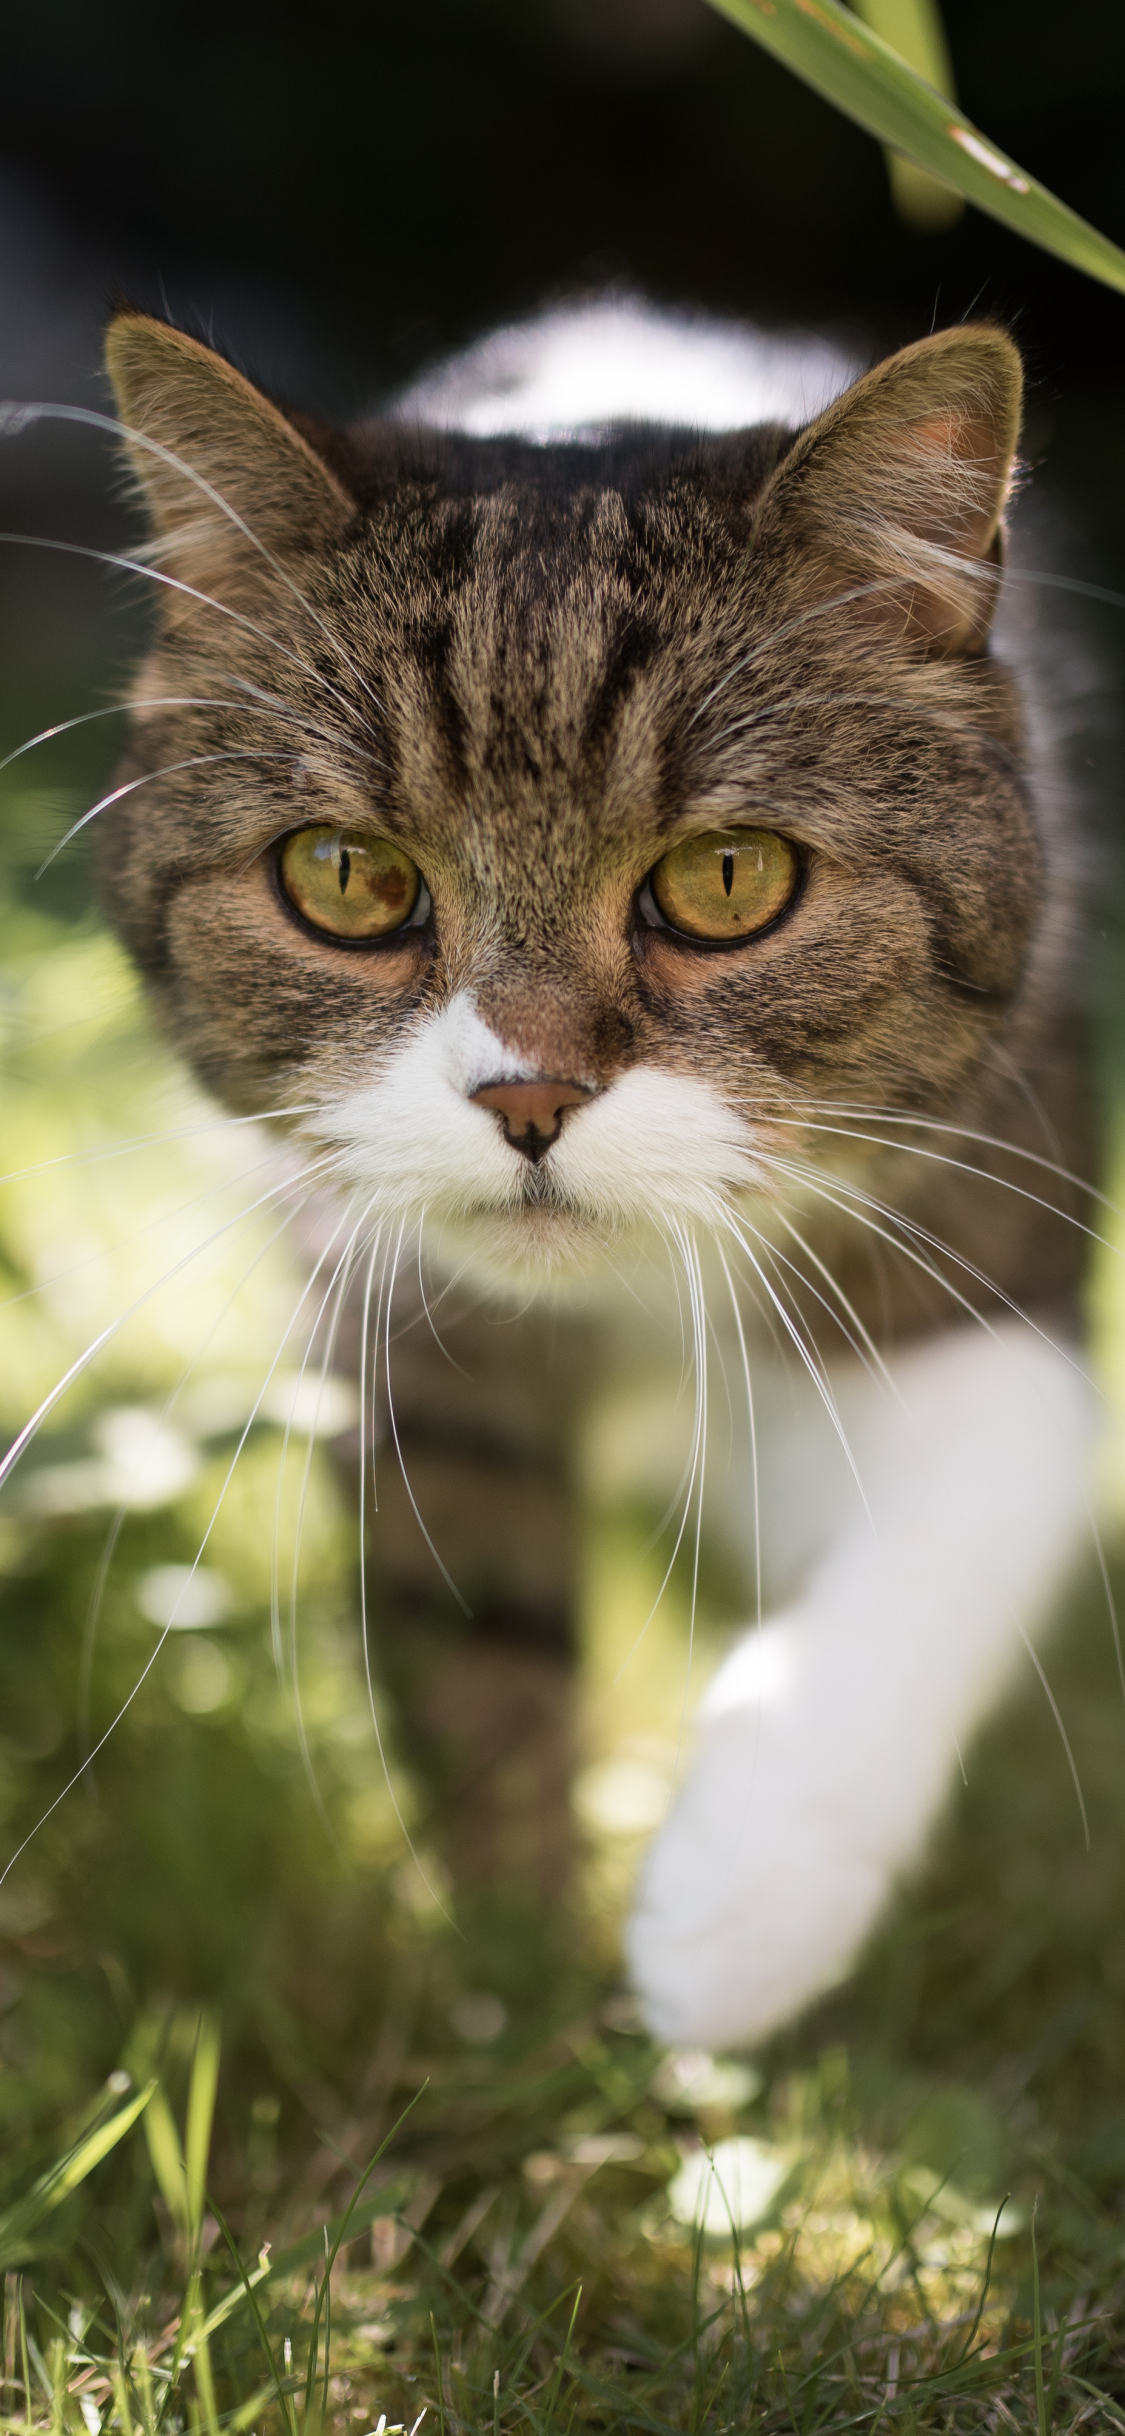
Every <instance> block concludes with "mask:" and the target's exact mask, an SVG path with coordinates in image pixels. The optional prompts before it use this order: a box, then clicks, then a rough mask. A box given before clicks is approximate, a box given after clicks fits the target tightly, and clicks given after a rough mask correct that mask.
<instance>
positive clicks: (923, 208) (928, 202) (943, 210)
mask: <svg viewBox="0 0 1125 2436" xmlns="http://www.w3.org/2000/svg"><path fill="white" fill-rule="evenodd" d="M851 4H852V7H853V8H854V10H855V13H856V16H857V17H862V19H863V22H864V24H865V25H869V26H870V28H871V31H872V33H873V34H879V35H881V36H882V39H883V41H884V42H885V43H886V44H887V45H888V46H889V48H890V49H891V50H892V51H897V53H898V56H899V58H900V59H905V61H906V64H907V67H908V68H913V69H914V71H915V74H916V75H918V76H923V77H924V78H925V80H926V83H927V84H928V85H932V86H933V88H934V91H935V93H944V95H945V97H946V100H947V101H956V99H957V88H956V86H955V84H954V82H953V62H952V60H951V59H950V56H949V44H948V43H947V41H946V39H945V27H944V26H943V24H942V21H941V10H940V9H939V7H938V5H937V0H851ZM884 151H885V157H886V163H887V176H888V178H889V180H890V187H891V195H892V197H893V200H894V206H895V210H896V211H897V213H898V215H899V218H900V220H907V221H909V222H910V223H911V224H912V226H913V227H915V228H949V227H951V226H952V224H953V222H954V220H958V219H960V216H961V213H962V212H963V211H964V208H965V198H964V196H963V195H959V194H958V193H957V192H956V189H955V188H954V187H952V186H949V185H947V183H946V181H945V179H944V178H935V177H931V175H930V172H929V170H928V169H920V168H919V167H918V163H917V161H912V160H910V159H908V157H907V155H906V153H905V152H897V151H896V150H895V147H894V145H893V144H888V145H886V146H885V147H884Z"/></svg>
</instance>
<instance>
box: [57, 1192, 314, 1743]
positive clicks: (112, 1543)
mask: <svg viewBox="0 0 1125 2436" xmlns="http://www.w3.org/2000/svg"><path fill="white" fill-rule="evenodd" d="M308 1198H309V1196H306V1199H305V1200H304V1201H298V1202H297V1204H296V1206H295V1208H293V1209H289V1210H286V1212H285V1214H284V1216H283V1217H282V1220H281V1223H280V1225H279V1226H277V1227H275V1228H274V1230H273V1233H272V1234H270V1235H268V1236H267V1237H266V1240H265V1242H264V1243H262V1244H259V1246H258V1249H257V1251H256V1252H255V1254H254V1257H253V1259H252V1260H251V1261H249V1262H248V1264H247V1266H246V1268H245V1269H244V1270H243V1272H242V1275H241V1277H239V1278H238V1279H237V1281H236V1283H235V1284H234V1285H233V1286H232V1287H231V1290H230V1293H229V1294H228V1295H227V1298H226V1301H225V1302H224V1303H223V1305H222V1307H221V1309H220V1310H219V1311H218V1312H217V1313H216V1315H215V1318H214V1319H213V1320H212V1322H211V1324H210V1327H209V1328H208V1329H207V1330H206V1332H205V1334H204V1336H203V1338H202V1340H201V1341H200V1343H199V1344H198V1345H197V1346H196V1350H195V1352H194V1354H193V1355H192V1358H191V1360H190V1362H186V1363H185V1364H184V1367H183V1369H182V1370H181V1372H180V1375H179V1378H178V1379H177V1380H176V1383H175V1385H174V1387H172V1388H171V1389H170V1391H169V1393H168V1395H167V1396H166V1398H165V1401H164V1403H163V1405H162V1407H161V1410H160V1413H159V1416H158V1426H159V1427H163V1426H164V1424H165V1423H166V1422H168V1421H170V1420H171V1418H172V1415H173V1413H174V1412H175V1409H176V1406H177V1404H178V1403H179V1401H180V1397H181V1396H182V1395H183V1393H184V1390H185V1388H186V1386H187V1384H188V1382H189V1380H190V1379H191V1377H192V1376H193V1374H194V1372H195V1371H196V1370H198V1368H199V1364H200V1362H201V1360H202V1358H203V1355H204V1354H205V1352H206V1350H207V1347H208V1346H209V1345H210V1344H212V1343H213V1341H214V1339H215V1337H216V1336H217V1334H218V1332H219V1329H220V1328H221V1327H222V1325H223V1322H224V1320H225V1319H226V1318H227V1317H228V1316H229V1314H230V1312H231V1310H232V1309H233V1307H234V1305H235V1303H236V1302H237V1300H238V1297H239V1295H240V1294H242V1293H243V1292H244V1291H245V1288H246V1285H247V1281H248V1280H249V1279H250V1278H251V1277H252V1276H253V1274H254V1271H255V1269H257V1268H259V1267H260V1266H261V1263H262V1262H263V1260H265V1259H267V1258H268V1256H269V1254H270V1253H271V1252H272V1250H273V1249H274V1246H275V1244H277V1243H278V1242H280V1240H281V1238H282V1236H283V1235H284V1234H285V1233H286V1232H287V1231H288V1229H289V1228H291V1227H292V1225H293V1221H294V1219H295V1218H299V1217H300V1215H301V1212H302V1210H303V1209H305V1208H306V1207H307V1203H308ZM129 1512H130V1508H129V1506H128V1505H125V1504H122V1505H119V1506H118V1509H117V1512H116V1514H115V1515H114V1517H113V1520H112V1522H111V1524H110V1527H109V1531H108V1533H107V1535H106V1540H105V1544H104V1546H103V1549H102V1554H101V1557H100V1558H99V1561H98V1570H97V1573H96V1574H95V1577H94V1584H93V1588H92V1590H91V1593H90V1603H89V1606H88V1608H87V1610H86V1623H85V1627H84V1630H83V1635H82V1649H81V1653H80V1660H79V1694H78V1740H79V1749H80V1750H81V1751H82V1752H83V1753H86V1752H87V1750H88V1745H89V1726H90V1699H91V1695H92V1689H93V1667H94V1654H95V1649H96V1645H97V1634H98V1623H99V1620H100V1615H101V1607H102V1601H103V1599H104V1596H105V1590H106V1584H107V1582H108V1580H109V1575H110V1570H111V1567H112V1564H113V1558H114V1555H115V1553H116V1549H117V1543H118V1540H119V1539H120V1536H121V1532H122V1529H123V1527H124V1524H125V1521H126V1519H127V1517H128V1514H129ZM92 1781H93V1780H92V1777H88V1778H87V1782H88V1783H92Z"/></svg>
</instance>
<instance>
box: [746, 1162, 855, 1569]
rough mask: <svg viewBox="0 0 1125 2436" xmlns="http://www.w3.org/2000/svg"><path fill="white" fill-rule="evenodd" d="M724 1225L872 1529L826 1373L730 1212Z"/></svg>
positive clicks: (845, 1434)
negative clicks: (766, 1302) (811, 1393)
mask: <svg viewBox="0 0 1125 2436" xmlns="http://www.w3.org/2000/svg"><path fill="white" fill-rule="evenodd" d="M724 1224H725V1226H726V1228H727V1231H728V1233H729V1234H731V1235H733V1237H734V1240H735V1242H736V1243H737V1244H738V1246H739V1249H740V1250H741V1251H743V1252H744V1253H745V1254H746V1258H747V1260H748V1261H749V1263H750V1266H751V1268H752V1269H753V1271H754V1274H755V1276H756V1277H757V1278H758V1279H759V1281H760V1283H761V1285H762V1286H763V1287H764V1289H765V1292H766V1294H767V1295H768V1296H769V1299H770V1302H771V1303H772V1304H773V1307H774V1310H775V1311H776V1313H777V1316H778V1318H779V1320H780V1321H781V1324H782V1327H783V1328H784V1330H785V1333H786V1335H787V1336H788V1338H789V1340H790V1342H791V1344H793V1345H794V1346H795V1348H796V1350H797V1353H798V1354H799V1356H800V1359H801V1361H802V1362H803V1364H804V1367H805V1369H806V1370H807V1371H808V1374H809V1377H810V1379H811V1380H812V1382H813V1385H814V1386H815V1388H816V1391H817V1394H818V1396H819V1397H820V1400H821V1403H822V1404H823V1406H824V1409H825V1412H826V1413H827V1414H828V1418H829V1420H830V1421H831V1423H832V1427H833V1429H834V1430H835V1432H836V1436H837V1438H838V1439H839V1441H840V1445H841V1447H842V1449H843V1452H844V1456H845V1459H846V1461H847V1465H848V1469H849V1471H850V1473H851V1475H852V1478H853V1480H854V1481H855V1485H856V1488H857V1489H858V1491H859V1494H860V1498H861V1500H862V1503H863V1509H864V1512H865V1514H866V1515H867V1517H868V1520H869V1521H870V1522H871V1527H872V1529H873V1530H874V1527H875V1526H874V1521H873V1518H872V1515H871V1509H870V1507H869V1505H868V1503H867V1495H866V1491H865V1489H864V1486H863V1482H862V1480H861V1479H860V1476H859V1472H858V1469H857V1467H856V1462H855V1457H854V1456H853V1454H852V1450H851V1446H850V1445H849V1442H848V1435H847V1431H846V1430H845V1428H844V1424H843V1422H842V1420H841V1418H840V1414H839V1412H838V1410H837V1407H836V1399H835V1397H834V1395H833V1393H832V1388H831V1383H830V1381H829V1379H828V1376H827V1373H826V1371H825V1370H824V1367H823V1364H822V1363H820V1364H819V1365H818V1361H817V1360H814V1357H813V1352H812V1351H810V1349H809V1347H808V1345H806V1343H805V1340H804V1338H803V1336H802V1334H801V1331H800V1329H799V1328H798V1327H797V1325H796V1323H795V1321H794V1320H793V1318H792V1315H791V1313H790V1312H789V1311H787V1310H786V1307H785V1304H784V1301H783V1300H782V1298H781V1296H780V1295H779V1294H778V1293H777V1291H776V1289H775V1288H774V1287H773V1286H772V1285H771V1283H770V1280H769V1278H768V1277H767V1275H766V1272H765V1270H764V1268H763V1267H762V1264H761V1262H760V1260H759V1259H758V1256H757V1254H756V1253H755V1252H754V1251H753V1250H752V1249H751V1246H750V1245H749V1244H748V1243H747V1241H746V1237H745V1235H744V1234H743V1233H742V1231H741V1227H740V1225H739V1223H738V1221H737V1220H736V1218H735V1217H734V1214H733V1212H731V1211H726V1212H724Z"/></svg>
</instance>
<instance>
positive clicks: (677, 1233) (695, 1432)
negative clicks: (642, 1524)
mask: <svg viewBox="0 0 1125 2436" xmlns="http://www.w3.org/2000/svg"><path fill="white" fill-rule="evenodd" d="M664 1226H665V1229H666V1232H667V1234H668V1235H669V1236H670V1237H671V1239H672V1241H673V1243H674V1244H675V1246H676V1248H677V1250H678V1251H679V1254H680V1257H681V1259H685V1258H686V1252H685V1238H684V1235H683V1233H682V1231H681V1229H680V1227H679V1225H678V1224H677V1221H676V1220H675V1219H674V1218H666V1219H665V1221H664ZM673 1274H675V1272H674V1270H673ZM680 1325H681V1329H682V1327H683V1312H682V1306H681V1315H680ZM683 1359H684V1363H685V1366H686V1362H687V1347H686V1340H685V1345H684V1356H683ZM701 1412H702V1406H701V1403H700V1396H699V1382H698V1376H697V1378H696V1389H695V1412H694V1419H693V1426H692V1442H691V1453H690V1455H689V1457H688V1461H687V1463H686V1465H685V1467H684V1470H683V1472H681V1474H680V1487H681V1488H683V1486H684V1483H685V1481H686V1484H687V1486H686V1493H685V1496H684V1504H683V1511H682V1513H681V1515H680V1521H679V1527H678V1529H677V1532H676V1537H675V1540H674V1542H673V1546H672V1553H671V1555H670V1557H669V1559H668V1562H667V1564H666V1566H665V1568H664V1573H663V1576H662V1578H661V1583H660V1588H659V1590H658V1591H657V1593H656V1597H655V1598H654V1600H653V1602H652V1605H651V1607H650V1608H649V1611H648V1614H647V1616H646V1617H645V1620H644V1623H643V1624H642V1626H641V1629H640V1631H639V1633H638V1634H637V1636H636V1639H635V1641H634V1642H633V1645H632V1647H631V1649H629V1650H627V1651H626V1653H625V1656H624V1657H623V1659H622V1661H621V1664H620V1666H619V1667H618V1669H617V1673H616V1674H615V1676H614V1678H613V1683H612V1685H611V1687H610V1688H611V1689H612V1690H616V1688H617V1685H618V1684H619V1683H620V1681H621V1678H622V1675H623V1674H624V1672H625V1669H626V1667H627V1666H630V1665H631V1664H632V1661H633V1659H634V1658H635V1657H636V1654H637V1651H638V1650H639V1648H640V1646H641V1643H642V1641H643V1640H644V1637H645V1634H646V1633H647V1631H648V1628H649V1625H650V1624H651V1622H652V1619H653V1617H654V1615H655V1614H656V1613H657V1610H658V1608H659V1606H660V1602H661V1600H662V1599H663V1596H664V1593H665V1591H666V1590H667V1588H668V1584H669V1582H670V1581H671V1579H672V1571H673V1567H674V1565H675V1562H676V1558H677V1557H678V1555H679V1553H680V1549H681V1547H682V1545H683V1538H684V1533H685V1531H686V1530H687V1527H688V1518H689V1516H690V1514H691V1507H692V1497H693V1494H694V1490H695V1480H696V1470H697V1466H698V1463H699V1447H700V1433H701ZM679 1493H680V1492H679V1489H677V1491H676V1495H675V1497H674V1498H673V1500H672V1502H671V1504H670V1506H669V1508H668V1512H669V1513H671V1512H674V1510H675V1506H676V1504H677V1503H678V1500H679ZM663 1528H664V1525H663V1523H662V1524H661V1530H663ZM649 1545H650V1546H651V1545H652V1542H651V1541H650V1542H649Z"/></svg>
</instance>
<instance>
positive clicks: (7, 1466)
mask: <svg viewBox="0 0 1125 2436" xmlns="http://www.w3.org/2000/svg"><path fill="white" fill-rule="evenodd" d="M338 1165H339V1158H338V1156H337V1157H332V1156H329V1157H327V1158H325V1159H323V1160H314V1161H311V1162H310V1164H309V1166H308V1167H307V1168H306V1169H305V1170H304V1171H303V1174H302V1176H301V1177H300V1178H298V1179H292V1178H289V1179H287V1180H286V1183H285V1185H284V1186H283V1187H279V1186H275V1187H274V1188H273V1190H272V1191H271V1192H268V1193H263V1194H261V1195H260V1197H259V1199H258V1200H257V1201H252V1202H251V1203H250V1204H249V1206H248V1207H247V1208H246V1209H243V1210H239V1211H237V1212H236V1214H235V1216H234V1217H233V1218H229V1219H226V1220H224V1222H223V1224H222V1226H220V1227H216V1228H215V1229H214V1231H213V1233H211V1234H210V1235H208V1236H207V1238H206V1239H205V1241H204V1242H203V1243H197V1244H193V1246H192V1249H191V1251H190V1252H185V1253H184V1254H183V1256H182V1258H181V1259H180V1260H178V1261H176V1262H175V1263H174V1264H173V1266H172V1268H170V1269H166V1270H165V1271H164V1274H163V1276H162V1277H158V1278H157V1279H155V1281H154V1282H153V1284H152V1285H150V1286H146V1287H145V1289H144V1291H143V1293H141V1294H139V1295H137V1297H136V1298H135V1300H134V1301H133V1302H131V1303H130V1304H129V1305H128V1307H127V1309H126V1310H124V1311H120V1312H119V1313H118V1315H117V1318H116V1319H114V1320H110V1321H109V1322H108V1323H107V1325H106V1326H105V1327H104V1328H102V1329H99V1331H98V1334H97V1335H96V1336H95V1337H92V1338H91V1340H90V1342H89V1344H88V1345H87V1346H86V1347H85V1348H84V1350H83V1351H82V1352H81V1353H80V1354H78V1355H77V1356H76V1358H75V1360H74V1361H73V1362H71V1364H70V1365H69V1367H68V1369H67V1370H66V1371H65V1372H64V1373H63V1376H62V1378H61V1379H57V1380H56V1382H55V1385H54V1386H53V1387H52V1388H51V1390H50V1392H49V1394H47V1395H46V1396H44V1397H43V1399H42V1402H41V1403H40V1404H38V1405H37V1406H36V1409H35V1411H34V1412H33V1413H32V1415H31V1418H30V1420H28V1421H25V1423H24V1425H23V1428H22V1429H21V1430H20V1431H19V1432H18V1433H17V1435H16V1436H15V1438H13V1440H12V1442H11V1444H10V1446H9V1447H8V1448H7V1449H6V1451H5V1453H4V1455H3V1457H2V1458H0V1487H2V1486H3V1483H4V1482H5V1481H6V1480H7V1479H8V1478H9V1477H10V1475H11V1473H12V1472H13V1471H14V1469H15V1466H16V1464H17V1463H18V1462H19V1459H20V1456H21V1455H22V1454H23V1453H24V1451H25V1449H26V1448H27V1447H28V1446H29V1445H30V1444H31V1441H32V1440H33V1438H35V1437H36V1436H37V1435H38V1432H39V1430H40V1429H41V1428H42V1426H43V1423H44V1421H46V1420H47V1419H48V1418H49V1416H50V1414H51V1413H53V1412H54V1410H55V1407H56V1405H57V1404H59V1403H60V1402H61V1400H62V1398H63V1396H64V1395H65V1394H66V1393H67V1390H68V1388H70V1387H73V1385H74V1383H75V1380H76V1379H79V1378H81V1377H82V1375H83V1373H84V1372H85V1371H87V1370H88V1369H89V1367H90V1364H91V1362H93V1361H95V1360H96V1358H97V1356H98V1354H99V1353H100V1352H101V1350H102V1348H103V1346H105V1345H108V1344H109V1343H111V1341H112V1339H113V1338H114V1337H115V1336H117V1335H118V1334H119V1333H120V1331H121V1329H122V1328H124V1327H126V1326H127V1325H128V1322H129V1321H130V1320H131V1319H135V1317H136V1315H137V1312H138V1311H143V1309H144V1307H145V1305H146V1303H149V1302H151V1301H152V1299H153V1296H154V1295H156V1294H159V1293H161V1292H162V1291H163V1289H164V1287H165V1286H168V1285H170V1284H171V1282H172V1279H173V1278H174V1277H179V1276H180V1275H182V1273H183V1271H184V1270H185V1269H188V1268H190V1267H191V1264H192V1262H193V1261H194V1260H199V1259H200V1258H202V1255H203V1254H204V1253H205V1252H208V1251H210V1250H211V1247H212V1245H213V1244H215V1243H218V1242H219V1241H220V1240H221V1238H222V1236H223V1235H226V1234H229V1233H230V1231H231V1229H232V1227H236V1226H241V1225H242V1223H243V1221H244V1220H245V1219H247V1218H252V1217H253V1216H254V1213H255V1211H257V1210H260V1209H265V1208H268V1206H269V1203H270V1202H271V1201H275V1200H277V1199H278V1197H279V1194H280V1193H281V1192H282V1191H284V1192H291V1191H294V1190H295V1189H296V1185H297V1183H298V1182H303V1181H304V1178H305V1177H306V1176H309V1175H314V1174H316V1173H317V1172H318V1170H320V1171H327V1170H330V1169H331V1168H332V1167H333V1166H338Z"/></svg>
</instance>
